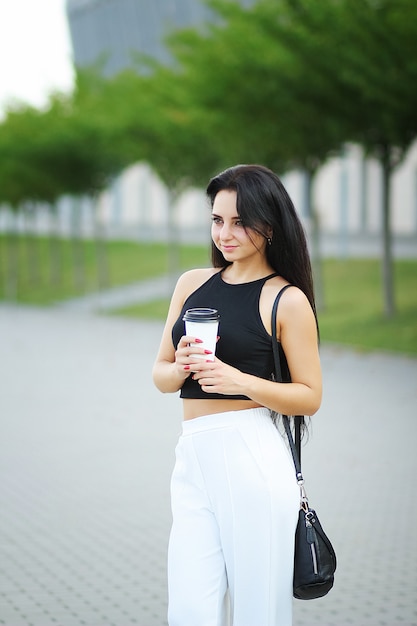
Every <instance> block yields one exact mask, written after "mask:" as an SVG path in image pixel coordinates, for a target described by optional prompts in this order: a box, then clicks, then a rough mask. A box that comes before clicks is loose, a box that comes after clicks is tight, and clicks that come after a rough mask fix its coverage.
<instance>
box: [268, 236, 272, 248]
mask: <svg viewBox="0 0 417 626" xmlns="http://www.w3.org/2000/svg"><path fill="white" fill-rule="evenodd" d="M267 242H268V246H270V245H271V244H272V239H271V237H267Z"/></svg>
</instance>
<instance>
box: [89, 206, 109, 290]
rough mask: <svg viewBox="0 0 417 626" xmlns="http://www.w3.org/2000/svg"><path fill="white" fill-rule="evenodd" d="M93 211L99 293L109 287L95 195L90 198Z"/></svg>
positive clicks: (106, 253)
mask: <svg viewBox="0 0 417 626" xmlns="http://www.w3.org/2000/svg"><path fill="white" fill-rule="evenodd" d="M92 202H93V211H94V240H95V249H96V260H97V286H98V290H99V291H101V290H102V289H105V288H107V287H109V286H110V280H111V276H110V267H109V256H108V250H107V239H106V237H105V232H104V226H103V223H102V221H101V220H100V216H99V196H98V195H97V194H95V195H94V196H93V198H92Z"/></svg>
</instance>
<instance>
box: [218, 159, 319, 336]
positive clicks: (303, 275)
mask: <svg viewBox="0 0 417 626" xmlns="http://www.w3.org/2000/svg"><path fill="white" fill-rule="evenodd" d="M223 190H233V191H236V194H237V212H238V215H239V217H240V219H241V220H242V223H243V226H244V227H245V228H250V229H252V230H254V231H255V232H257V233H259V234H261V235H263V236H264V237H265V238H267V239H268V238H270V242H271V243H270V244H269V242H268V244H267V246H266V258H267V260H268V262H269V264H270V265H271V267H272V268H273V269H274V270H275V271H276V272H277V273H278V274H279V275H280V276H282V277H283V278H285V279H286V280H287V281H288V282H289V283H291V284H292V285H296V286H297V287H299V288H300V289H301V290H302V291H303V292H304V293H305V295H306V296H307V298H308V301H309V302H310V305H311V308H312V309H313V312H314V316H315V318H316V324H317V313H316V305H315V300H314V289H313V277H312V271H311V263H310V255H309V252H308V247H307V241H306V236H305V233H304V229H303V226H302V224H301V221H300V219H299V217H298V215H297V212H296V210H295V207H294V205H293V203H292V201H291V198H290V197H289V195H288V193H287V191H286V189H285V187H284V185H283V184H282V182H281V180H280V179H279V177H278V176H277V175H276V174H275V173H274V172H272V171H271V170H270V169H268V168H267V167H264V166H263V165H236V166H234V167H230V168H228V169H227V170H224V171H223V172H221V173H220V174H217V176H214V178H212V179H211V180H210V182H209V184H208V187H207V195H208V197H209V199H210V202H211V206H213V203H214V199H215V197H216V195H217V194H218V192H219V191H223ZM270 232H271V233H272V235H269V234H268V233H270ZM211 258H212V263H213V266H214V267H226V266H227V265H230V262H229V261H226V259H225V258H224V256H223V254H222V253H221V252H220V250H219V249H218V248H217V247H216V246H215V245H214V243H213V242H212V247H211ZM317 327H318V324H317Z"/></svg>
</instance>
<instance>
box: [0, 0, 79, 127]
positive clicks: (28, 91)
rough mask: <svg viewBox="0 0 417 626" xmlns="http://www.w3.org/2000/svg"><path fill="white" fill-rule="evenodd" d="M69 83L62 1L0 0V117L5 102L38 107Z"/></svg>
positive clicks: (66, 88)
mask: <svg viewBox="0 0 417 626" xmlns="http://www.w3.org/2000/svg"><path fill="white" fill-rule="evenodd" d="M72 85H73V68H72V48H71V39H70V34H69V28H68V23H67V19H66V14H65V0H0V116H1V115H2V114H3V113H4V109H5V107H6V106H7V103H8V102H9V101H12V100H19V101H23V102H27V103H29V104H32V105H34V106H37V107H38V106H39V107H40V106H42V105H43V104H45V103H46V102H47V100H48V95H49V94H50V93H51V92H52V91H64V92H68V91H70V90H71V87H72Z"/></svg>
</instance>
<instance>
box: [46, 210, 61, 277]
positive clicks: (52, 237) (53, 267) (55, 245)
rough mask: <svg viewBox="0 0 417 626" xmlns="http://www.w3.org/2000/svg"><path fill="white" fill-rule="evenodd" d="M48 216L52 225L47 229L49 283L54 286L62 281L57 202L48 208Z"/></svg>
mask: <svg viewBox="0 0 417 626" xmlns="http://www.w3.org/2000/svg"><path fill="white" fill-rule="evenodd" d="M49 216H50V222H51V224H52V226H51V228H50V229H49V282H50V284H51V285H53V286H56V285H59V284H60V283H61V281H62V241H61V238H60V232H59V211H58V204H57V202H54V203H53V204H51V205H50V206H49Z"/></svg>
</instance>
